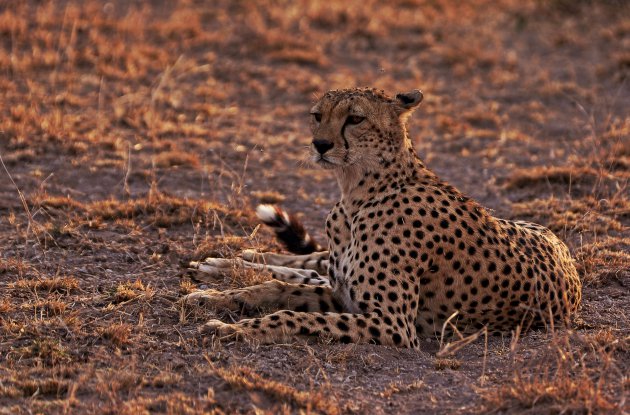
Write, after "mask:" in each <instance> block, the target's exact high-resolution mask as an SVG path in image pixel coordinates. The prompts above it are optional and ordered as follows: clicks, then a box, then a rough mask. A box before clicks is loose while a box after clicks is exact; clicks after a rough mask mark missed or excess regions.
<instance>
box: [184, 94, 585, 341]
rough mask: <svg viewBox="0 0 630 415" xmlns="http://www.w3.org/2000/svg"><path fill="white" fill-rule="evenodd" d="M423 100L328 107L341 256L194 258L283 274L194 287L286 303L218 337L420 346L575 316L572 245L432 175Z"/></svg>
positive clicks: (327, 148)
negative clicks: (413, 119)
mask: <svg viewBox="0 0 630 415" xmlns="http://www.w3.org/2000/svg"><path fill="white" fill-rule="evenodd" d="M421 101H422V93H421V92H420V91H418V90H414V91H411V92H408V93H403V94H398V95H396V96H395V97H394V98H391V97H388V96H386V95H385V94H384V93H383V92H378V91H376V90H373V89H347V90H339V91H330V92H327V93H326V94H325V95H324V96H323V97H322V98H321V99H320V100H319V101H318V102H317V103H316V104H315V106H314V107H313V108H312V110H311V115H312V120H311V129H312V133H313V142H312V146H311V149H310V153H311V158H312V161H313V162H314V163H316V164H318V165H320V166H321V167H323V168H325V169H330V170H332V171H333V172H334V174H335V176H336V177H337V181H338V182H339V187H340V188H341V194H342V196H341V200H340V201H339V202H338V203H337V204H336V205H335V206H334V207H333V209H332V210H331V212H330V214H329V215H328V219H327V221H326V235H327V237H328V251H327V252H326V251H324V252H315V253H311V254H306V255H279V254H257V253H255V252H252V251H245V252H244V253H243V256H242V258H241V259H220V258H209V259H207V260H206V261H204V262H201V263H193V266H195V267H197V268H199V269H200V270H201V271H205V272H208V273H211V274H219V273H221V272H223V271H226V270H230V269H233V267H234V266H235V265H240V266H244V267H248V268H255V269H266V270H269V271H271V273H272V276H273V277H274V280H272V281H270V282H266V283H263V284H260V285H256V286H251V287H247V288H242V289H235V290H227V291H223V292H220V291H214V290H209V291H199V292H194V293H192V294H189V295H188V296H186V297H185V301H186V302H189V303H190V302H197V301H199V302H201V303H203V304H205V305H206V306H208V307H214V308H229V309H233V310H239V309H242V308H249V309H251V308H256V307H261V306H264V307H272V308H275V309H280V310H281V311H277V312H275V313H273V314H269V315H265V316H262V317H260V318H253V319H244V320H241V321H239V322H237V323H234V324H227V323H223V322H221V321H219V320H212V321H210V322H208V323H207V324H206V325H205V329H206V331H208V332H211V333H215V334H217V335H218V336H219V337H228V338H231V337H246V338H254V339H257V340H259V341H261V342H266V343H269V342H279V341H285V340H289V339H291V338H293V337H295V336H325V337H329V338H330V337H332V338H334V339H336V340H338V341H341V342H355V343H376V344H384V345H393V346H400V347H418V337H419V336H427V335H434V334H435V333H439V332H441V330H442V328H443V325H444V322H445V321H446V320H448V319H449V318H450V323H452V324H454V325H455V326H456V327H457V329H458V330H460V331H461V332H472V331H477V330H480V329H482V328H484V327H487V328H488V329H489V330H490V331H492V332H502V331H508V330H510V329H512V328H514V327H516V326H517V325H522V326H523V327H525V328H527V327H529V326H531V325H532V324H541V323H545V322H549V321H551V320H560V321H568V320H569V317H570V315H571V314H572V313H573V312H574V311H575V310H576V309H577V308H578V306H579V304H580V298H581V283H580V280H579V278H578V275H577V272H576V270H575V267H574V265H573V262H572V260H571V257H570V255H569V251H568V249H567V247H566V246H565V245H564V244H563V243H562V242H561V241H560V240H559V239H558V238H557V237H556V236H555V235H554V234H553V233H552V232H551V231H549V230H548V229H546V228H544V227H543V226H540V225H536V224H532V223H527V222H512V221H508V220H503V219H498V218H495V217H493V216H491V215H490V214H489V213H488V212H487V211H486V210H485V209H484V208H482V207H481V206H480V205H479V204H477V203H476V202H474V201H473V200H471V199H469V198H467V197H466V196H464V195H463V194H461V193H460V192H459V191H458V190H457V189H455V188H454V187H453V186H450V185H448V184H447V183H445V182H443V181H441V180H440V179H439V178H438V177H437V176H436V175H435V174H434V173H433V172H431V171H430V170H428V169H427V168H426V167H425V165H424V164H423V163H422V161H421V160H420V159H419V158H418V157H417V156H416V153H415V151H414V149H413V146H412V143H411V140H410V139H409V138H408V136H407V131H406V127H405V121H406V119H407V117H408V116H409V115H410V114H411V112H412V111H413V110H414V109H415V108H416V107H417V106H418V104H420V102H421ZM259 215H260V216H261V217H262V218H263V220H264V221H265V222H267V223H270V224H272V225H273V224H275V227H276V229H277V231H278V233H279V236H281V237H284V239H285V240H288V241H292V244H293V250H294V251H298V252H309V251H310V250H312V249H313V248H315V247H316V244H315V243H314V242H313V241H311V240H309V239H308V236H307V235H306V234H305V232H303V229H301V228H300V226H299V225H296V224H295V223H292V222H291V220H290V218H289V217H288V216H287V215H286V214H285V213H284V212H283V211H281V210H279V209H274V208H273V207H269V206H263V207H260V208H259ZM296 229H297V231H298V232H297V233H296V232H295V230H296ZM283 232H284V235H283V234H282V233H283Z"/></svg>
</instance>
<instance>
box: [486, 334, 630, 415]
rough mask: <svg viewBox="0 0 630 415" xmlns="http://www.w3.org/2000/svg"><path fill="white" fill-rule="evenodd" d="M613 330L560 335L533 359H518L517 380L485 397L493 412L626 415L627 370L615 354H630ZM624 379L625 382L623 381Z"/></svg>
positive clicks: (531, 354)
mask: <svg viewBox="0 0 630 415" xmlns="http://www.w3.org/2000/svg"><path fill="white" fill-rule="evenodd" d="M628 341H629V339H628V338H626V339H624V340H623V342H620V341H619V340H618V338H617V335H616V334H613V333H612V332H611V331H610V330H604V331H599V332H596V333H594V334H592V335H586V336H582V335H579V334H576V333H567V334H558V335H555V336H554V337H553V339H552V340H551V341H550V342H548V343H547V344H545V345H544V347H542V348H540V349H539V350H536V351H532V352H530V353H529V354H530V356H529V357H528V358H527V359H523V358H518V362H517V364H516V367H515V369H514V372H513V375H512V379H511V381H510V382H508V383H506V384H505V385H503V386H500V387H499V388H496V389H493V390H491V391H488V392H487V393H485V394H484V399H485V400H486V401H487V403H488V406H487V407H486V408H488V409H491V412H502V411H506V410H507V411H510V412H512V411H519V412H524V413H622V412H623V410H624V408H625V405H626V402H625V396H626V392H627V390H626V388H627V385H625V384H624V382H627V381H625V380H624V374H623V369H621V368H619V367H618V366H617V365H616V359H615V354H619V353H627V351H628V344H629V343H628ZM620 381H621V382H620Z"/></svg>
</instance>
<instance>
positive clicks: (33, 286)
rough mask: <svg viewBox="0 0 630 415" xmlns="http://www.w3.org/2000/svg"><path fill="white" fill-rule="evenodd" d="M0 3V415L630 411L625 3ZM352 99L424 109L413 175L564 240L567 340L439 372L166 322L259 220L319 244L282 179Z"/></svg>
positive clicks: (474, 351)
mask: <svg viewBox="0 0 630 415" xmlns="http://www.w3.org/2000/svg"><path fill="white" fill-rule="evenodd" d="M5 3H6V4H3V7H1V8H0V93H1V94H2V100H0V115H1V116H0V156H1V157H2V161H3V164H4V166H6V169H7V171H5V170H4V168H2V169H0V172H1V173H0V176H1V177H3V179H0V290H2V292H3V295H0V333H1V335H0V338H1V340H0V356H2V357H5V359H4V360H3V364H2V365H0V378H1V379H2V381H1V382H0V407H1V408H2V409H0V412H3V411H4V412H7V413H16V414H21V413H130V414H131V413H172V414H176V413H177V414H179V413H187V414H188V413H190V414H197V413H282V412H285V413H316V412H322V413H346V412H354V413H367V412H369V413H457V412H462V411H464V412H466V411H468V412H476V411H479V410H481V409H483V408H485V409H486V410H495V411H503V412H519V411H520V412H530V413H541V412H543V413H544V412H552V413H554V412H562V411H565V412H576V413H581V412H588V411H592V412H606V411H608V412H613V413H614V412H623V411H626V412H627V403H625V401H623V397H624V396H625V395H627V390H628V378H627V375H624V373H627V372H628V370H630V366H629V365H630V363H629V362H630V358H629V357H628V339H627V332H628V327H630V326H629V324H630V322H628V320H627V318H626V317H625V315H626V314H627V312H626V310H627V309H628V308H630V300H629V299H628V293H627V291H628V290H627V286H628V284H629V283H630V282H629V278H630V275H628V269H629V264H630V245H629V241H628V235H627V230H628V229H629V227H630V210H629V209H630V205H629V203H630V202H629V197H628V178H629V176H628V174H629V171H630V140H628V137H630V117H628V114H627V108H628V107H630V102H629V101H628V97H630V93H628V82H627V80H628V74H629V73H628V56H627V53H626V52H625V50H627V47H626V46H627V44H628V42H629V41H630V25H629V24H628V21H629V19H627V18H626V16H627V13H628V9H627V6H624V5H623V4H619V2H615V1H577V2H568V1H538V0H532V1H516V0H500V1H490V0H483V1H481V2H479V1H474V2H473V1H464V2H458V3H457V4H455V3H454V2H449V1H441V0H439V1H426V0H397V1H393V2H379V1H376V0H368V1H361V2H359V1H357V0H349V1H343V2H342V1H338V2H324V1H306V0H298V1H292V2H286V1H283V2H271V1H262V2H259V3H257V4H255V5H254V4H250V3H248V2H233V1H229V0H217V1H213V2H210V1H200V2H197V1H196V2H190V1H186V0H177V1H172V2H163V1H157V2H125V1H122V0H115V1H111V2H106V3H104V2H99V1H95V0H87V1H82V2H61V1H49V2H38V1H31V0H28V1H20V2H5ZM363 85H371V86H375V87H377V88H382V89H385V90H386V91H388V92H396V91H399V90H407V89H411V88H417V87H420V88H422V89H423V90H424V91H425V102H424V103H423V106H422V108H421V110H420V111H419V112H418V114H417V115H416V116H414V117H412V118H411V119H410V125H409V129H410V132H411V134H412V137H414V141H415V144H416V146H417V148H418V153H419V155H420V156H421V157H422V158H423V159H424V160H425V161H427V163H428V164H429V166H430V167H433V168H435V169H436V170H437V171H438V172H439V173H440V175H441V176H443V177H444V178H445V179H447V180H449V181H451V182H453V183H454V184H455V185H457V186H458V187H460V188H461V190H463V191H465V192H467V193H469V194H471V196H474V197H476V198H479V199H481V200H482V202H484V203H485V204H487V205H488V206H489V207H491V208H495V209H497V210H498V211H499V212H500V213H501V214H503V215H505V216H508V217H512V218H515V219H529V220H533V221H537V222H540V223H543V224H545V225H547V226H549V227H550V228H552V229H553V230H554V231H555V232H556V233H558V234H559V235H560V236H561V237H562V238H563V239H564V240H565V241H567V243H568V244H569V247H570V249H571V251H572V253H573V254H574V256H575V257H576V264H577V265H578V268H579V271H580V274H581V275H582V277H583V280H584V282H585V290H584V299H585V300H584V308H583V311H582V315H581V317H580V320H579V321H578V322H577V324H576V325H575V329H576V333H572V334H567V335H563V334H560V333H557V332H556V333H555V334H554V335H551V334H550V335H549V336H546V335H544V334H542V333H536V334H532V335H523V336H522V337H521V338H520V339H519V340H518V342H516V344H517V345H518V347H513V348H512V349H510V348H509V347H508V346H507V345H506V344H507V342H508V340H507V339H508V337H509V336H506V338H505V339H491V340H490V342H489V345H488V348H487V350H486V348H485V345H482V344H480V342H479V341H477V342H472V343H470V344H468V343H466V344H463V343H462V344H460V345H459V346H458V347H457V349H456V350H455V349H451V350H450V351H452V353H453V355H449V356H448V358H444V357H440V358H436V357H435V353H439V350H437V346H435V344H436V341H432V342H426V343H423V346H422V348H421V349H422V350H421V351H419V352H410V351H405V350H393V349H388V348H385V347H376V346H357V345H353V346H352V347H349V348H348V347H346V346H338V345H335V344H332V343H330V342H327V341H322V342H318V343H316V344H312V345H306V346H305V345H303V344H301V343H297V344H290V345H278V346H260V345H256V344H240V343H236V344H222V345H220V344H216V343H212V342H211V341H209V340H208V339H205V338H203V337H201V336H200V335H199V334H198V332H197V326H198V325H199V324H200V323H202V322H203V321H204V320H205V319H207V318H209V317H210V316H209V314H210V313H209V312H207V311H204V310H201V309H194V310H184V309H183V308H182V307H179V305H178V303H177V300H178V299H179V298H180V297H181V295H183V294H185V293H189V292H191V291H192V290H194V289H196V288H198V286H199V284H198V283H196V282H194V281H193V280H192V278H194V277H195V275H193V274H190V275H189V270H188V269H187V263H188V261H189V260H199V259H203V258H205V257H207V256H220V257H233V256H235V255H237V254H238V253H239V252H240V251H241V250H242V249H244V248H248V249H249V248H254V249H263V250H265V249H273V250H278V249H279V246H278V245H277V243H276V242H275V241H273V238H272V237H271V233H270V232H269V231H268V230H266V229H264V228H257V221H256V218H255V215H254V211H253V207H254V206H255V203H256V202H259V201H260V202H263V203H280V202H281V203H283V205H284V206H285V207H286V208H288V209H290V210H292V211H295V212H300V211H301V212H302V213H303V215H302V218H303V219H304V221H305V222H306V225H307V228H309V229H310V230H312V231H313V233H314V236H315V237H317V238H318V239H319V240H320V241H321V240H323V238H322V234H323V222H324V217H325V213H326V211H327V210H328V209H329V208H330V206H331V205H332V204H333V203H334V202H335V201H336V199H337V197H338V191H337V186H336V183H335V182H334V180H332V179H331V177H330V176H329V175H328V174H327V173H326V172H322V171H319V170H315V169H312V168H311V167H310V166H309V165H307V164H305V162H304V155H305V154H304V153H305V151H304V150H305V147H306V146H307V145H308V140H309V138H308V133H307V128H308V126H307V124H308V123H307V118H306V114H307V113H308V109H309V107H310V105H311V103H312V101H313V99H314V97H316V96H318V95H319V94H321V93H322V92H323V91H325V90H327V89H333V88H345V87H350V86H363ZM6 173H9V174H10V180H5V176H7V174H6ZM6 178H9V177H6ZM13 182H15V186H14V185H13ZM16 187H17V188H19V192H18V190H17V189H16ZM22 195H23V196H24V199H23V200H22V199H21V196H22ZM267 278H268V276H267V275H265V274H263V273H256V272H252V271H244V270H239V269H236V270H234V272H232V273H230V274H229V275H227V276H226V277H225V278H223V279H220V280H212V281H204V282H203V284H204V285H208V286H210V288H215V289H225V288H228V287H242V286H246V285H251V284H255V283H259V282H261V281H264V280H266V279H267ZM214 317H216V316H214ZM224 317H226V318H238V317H239V316H238V315H226V316H224ZM460 346H461V347H460ZM305 350H306V351H307V352H306V355H305ZM204 356H207V357H208V359H209V360H211V361H212V364H211V365H208V362H207V361H206V360H205V359H204ZM484 370H485V372H484ZM482 373H485V374H486V376H483V378H482V377H481V374H482ZM480 379H481V380H480ZM481 383H483V388H481ZM480 388H481V389H480ZM380 391H382V392H380ZM624 394H625V395H624ZM624 405H625V407H624ZM462 408H463V409H462Z"/></svg>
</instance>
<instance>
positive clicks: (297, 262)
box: [241, 249, 329, 275]
mask: <svg viewBox="0 0 630 415" xmlns="http://www.w3.org/2000/svg"><path fill="white" fill-rule="evenodd" d="M241 256H242V258H243V259H244V260H245V261H249V262H255V263H257V264H267V265H278V266H281V267H288V268H299V269H305V270H313V271H316V272H317V273H318V274H320V275H327V274H328V257H329V255H328V251H320V252H313V253H311V254H307V255H292V254H289V255H285V254H277V253H273V252H265V253H262V252H258V251H256V250H254V249H245V250H244V251H243V252H242V253H241Z"/></svg>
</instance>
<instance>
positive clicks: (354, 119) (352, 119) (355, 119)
mask: <svg viewBox="0 0 630 415" xmlns="http://www.w3.org/2000/svg"><path fill="white" fill-rule="evenodd" d="M364 119H365V117H361V116H360V115H349V116H348V118H346V123H347V124H351V125H356V124H361V122H363V120H364Z"/></svg>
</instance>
